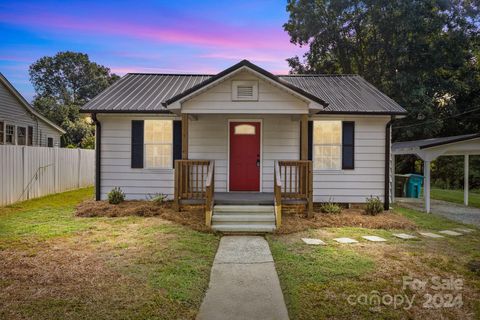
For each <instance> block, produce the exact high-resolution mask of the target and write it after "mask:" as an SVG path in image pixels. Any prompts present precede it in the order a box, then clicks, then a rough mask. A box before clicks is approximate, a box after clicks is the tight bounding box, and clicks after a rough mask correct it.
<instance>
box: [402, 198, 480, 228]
mask: <svg viewBox="0 0 480 320" xmlns="http://www.w3.org/2000/svg"><path fill="white" fill-rule="evenodd" d="M395 201H396V203H397V204H398V205H399V206H402V207H405V208H409V209H413V210H418V211H424V204H423V199H415V198H396V199H395ZM431 210H432V213H433V214H436V215H439V216H442V217H445V218H448V219H451V220H454V221H457V222H462V223H469V224H474V225H477V226H480V209H479V208H474V207H465V206H464V205H461V204H457V203H452V202H447V201H442V200H433V199H432V200H431Z"/></svg>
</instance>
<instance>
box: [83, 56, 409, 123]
mask: <svg viewBox="0 0 480 320" xmlns="http://www.w3.org/2000/svg"><path fill="white" fill-rule="evenodd" d="M243 66H246V67H248V68H251V69H252V70H254V71H257V72H259V73H261V74H262V75H264V76H266V77H268V78H270V79H271V80H272V81H275V82H278V83H279V84H281V85H283V86H286V87H288V88H289V89H291V90H293V91H295V92H297V93H298V94H300V95H302V96H304V97H306V98H308V99H310V100H312V101H315V102H318V103H320V104H322V105H324V106H326V108H325V110H324V111H321V113H367V114H404V113H406V111H405V110H404V109H403V108H402V107H401V106H400V105H398V104H397V103H396V102H395V101H393V100H392V99H390V98H389V97H387V96H386V95H385V94H383V93H382V92H380V91H379V90H378V89H376V88H375V87H374V86H372V85H371V84H370V83H368V82H367V81H366V80H364V79H363V78H362V77H360V76H357V75H281V76H275V75H273V74H271V73H269V72H268V71H266V70H264V69H262V68H260V67H258V66H256V65H254V64H252V63H250V62H248V61H247V60H243V61H241V62H239V63H237V64H236V65H234V66H232V67H230V68H228V69H226V70H224V71H222V72H220V73H219V74H217V75H205V74H141V73H129V74H127V75H125V76H124V77H122V79H120V80H119V81H117V82H116V83H115V84H113V85H112V86H111V87H109V88H108V89H107V90H105V91H103V92H102V93H101V94H99V95H98V96H96V97H95V98H94V99H92V100H91V101H89V102H88V103H87V104H85V105H84V106H83V107H82V108H81V109H82V112H168V110H167V109H166V108H165V105H168V104H171V103H173V102H175V101H177V100H179V99H181V98H183V97H185V96H187V95H189V94H190V93H193V92H195V91H197V90H199V89H201V88H203V87H204V86H207V85H208V84H210V83H212V82H214V81H215V80H217V79H220V78H222V77H224V76H226V75H228V74H229V73H231V72H234V71H235V70H237V69H239V68H241V67H243Z"/></svg>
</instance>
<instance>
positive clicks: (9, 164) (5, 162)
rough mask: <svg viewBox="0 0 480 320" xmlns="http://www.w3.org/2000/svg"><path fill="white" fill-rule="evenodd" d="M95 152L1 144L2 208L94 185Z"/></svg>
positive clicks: (0, 199) (0, 195)
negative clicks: (18, 202)
mask: <svg viewBox="0 0 480 320" xmlns="http://www.w3.org/2000/svg"><path fill="white" fill-rule="evenodd" d="M94 177H95V150H85V149H62V148H48V147H24V146H8V145H0V206H5V205H8V204H11V203H15V202H17V201H22V200H27V199H32V198H37V197H41V196H45V195H48V194H51V193H57V192H63V191H67V190H72V189H77V188H82V187H88V186H91V185H93V184H94Z"/></svg>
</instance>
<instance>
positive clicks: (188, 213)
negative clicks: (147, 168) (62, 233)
mask: <svg viewBox="0 0 480 320" xmlns="http://www.w3.org/2000/svg"><path fill="white" fill-rule="evenodd" d="M75 215H76V216H78V217H126V216H140V217H160V218H162V219H165V220H169V221H173V222H175V223H178V224H181V225H183V226H187V227H190V228H191V229H193V230H196V231H202V232H211V230H210V228H208V227H207V226H205V211H204V209H203V207H202V206H199V207H189V208H188V209H182V211H176V210H174V209H173V207H172V203H171V202H166V203H164V204H161V205H160V204H156V203H154V202H151V201H134V200H132V201H124V202H122V203H120V204H109V203H108V202H107V201H94V200H88V201H84V202H82V203H80V204H79V205H78V206H77V207H76V211H75Z"/></svg>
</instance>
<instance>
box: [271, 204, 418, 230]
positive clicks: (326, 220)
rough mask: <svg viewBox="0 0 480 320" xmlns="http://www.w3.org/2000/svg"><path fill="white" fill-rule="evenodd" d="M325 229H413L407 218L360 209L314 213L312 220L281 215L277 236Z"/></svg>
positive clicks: (297, 216)
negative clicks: (367, 213) (366, 212)
mask: <svg viewBox="0 0 480 320" xmlns="http://www.w3.org/2000/svg"><path fill="white" fill-rule="evenodd" d="M325 227H335V228H338V227H360V228H369V229H415V227H416V225H415V224H414V223H413V222H412V221H410V220H408V219H407V218H405V217H403V216H401V215H399V214H396V213H393V212H390V211H387V212H384V213H380V214H378V215H376V216H371V215H365V214H364V213H363V210H360V209H345V210H343V211H342V212H341V213H340V214H328V213H320V212H315V213H314V217H313V218H306V217H305V216H303V215H283V217H282V226H281V227H280V228H279V229H277V231H276V233H278V234H289V233H295V232H300V231H305V230H308V229H316V228H325Z"/></svg>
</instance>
